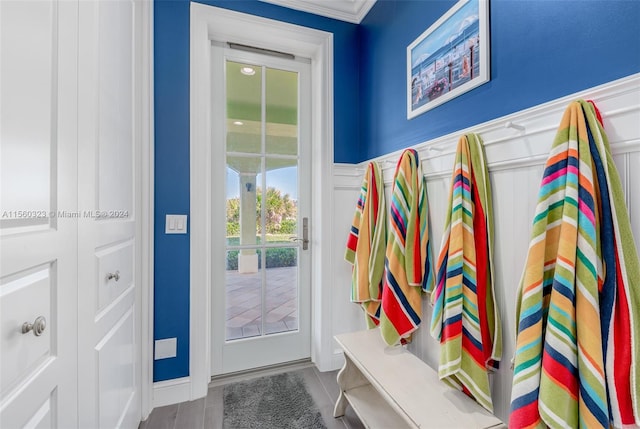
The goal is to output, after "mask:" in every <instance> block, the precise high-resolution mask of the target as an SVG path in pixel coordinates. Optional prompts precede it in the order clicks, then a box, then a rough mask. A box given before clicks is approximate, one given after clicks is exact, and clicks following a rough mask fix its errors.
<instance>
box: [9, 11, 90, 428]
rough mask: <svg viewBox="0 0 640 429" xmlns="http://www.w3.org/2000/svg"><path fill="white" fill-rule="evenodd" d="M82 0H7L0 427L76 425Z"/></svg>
mask: <svg viewBox="0 0 640 429" xmlns="http://www.w3.org/2000/svg"><path fill="white" fill-rule="evenodd" d="M77 8H78V4H77V2H72V1H62V0H61V1H55V0H41V1H29V2H25V1H6V0H3V1H0V164H1V166H0V427H2V428H22V427H29V428H36V427H37V428H40V427H51V428H55V427H58V428H74V427H77V424H78V422H77V417H78V413H77V378H76V366H77V354H76V351H77V349H76V338H77V336H76V332H77V323H76V322H77V298H76V297H77V278H76V273H77V255H76V241H77V228H76V221H75V219H74V218H73V215H74V214H75V213H76V211H77V193H76V190H77V176H76V173H77V155H76V150H77V127H76V123H77V122H76V120H77V90H76V80H77V63H76V54H77V47H78V44H77V43H78V34H77V29H78V27H77V20H78V16H77Z"/></svg>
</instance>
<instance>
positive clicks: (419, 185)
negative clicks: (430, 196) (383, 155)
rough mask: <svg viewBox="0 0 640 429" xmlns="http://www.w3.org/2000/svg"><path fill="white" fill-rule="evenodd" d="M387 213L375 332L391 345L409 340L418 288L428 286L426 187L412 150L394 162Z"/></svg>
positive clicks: (418, 306) (418, 305)
mask: <svg viewBox="0 0 640 429" xmlns="http://www.w3.org/2000/svg"><path fill="white" fill-rule="evenodd" d="M389 213H390V218H391V219H390V228H389V237H388V241H387V252H386V257H385V275H384V280H383V289H382V311H381V313H380V331H381V333H382V338H383V339H384V340H385V342H386V343H387V344H389V345H395V344H398V342H400V341H402V342H408V341H410V340H411V333H412V332H413V331H415V330H416V329H418V325H419V324H420V318H421V317H422V292H423V291H427V290H431V289H432V288H433V265H432V256H431V245H430V243H429V219H428V203H427V185H426V181H425V178H424V175H423V174H422V167H421V165H420V161H419V159H418V152H416V151H415V149H407V150H405V151H404V152H403V153H402V156H401V157H400V160H399V161H398V165H397V166H396V172H395V175H394V183H393V191H392V196H391V207H390V210H389Z"/></svg>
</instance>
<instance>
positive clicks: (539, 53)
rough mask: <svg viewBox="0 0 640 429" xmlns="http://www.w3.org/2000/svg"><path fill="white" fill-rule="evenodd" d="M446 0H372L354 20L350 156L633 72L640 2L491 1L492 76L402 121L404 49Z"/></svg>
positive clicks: (638, 66)
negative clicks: (356, 90)
mask: <svg viewBox="0 0 640 429" xmlns="http://www.w3.org/2000/svg"><path fill="white" fill-rule="evenodd" d="M455 3H456V0H448V1H403V0H397V1H396V0H393V1H391V0H378V2H377V3H376V5H375V6H374V7H373V8H372V10H371V11H370V12H369V14H368V15H367V17H366V18H365V19H364V20H363V22H362V23H361V25H360V26H359V29H358V30H359V32H360V70H361V73H360V97H361V99H360V107H359V109H360V112H361V118H360V123H361V131H360V136H361V138H362V148H363V151H362V152H361V153H360V156H359V161H363V160H366V159H369V158H373V157H376V156H380V155H384V154H387V153H389V152H393V151H396V150H398V149H401V148H405V147H408V146H412V145H415V144H418V143H421V142H424V141H427V140H430V139H433V138H436V137H439V136H442V135H445V134H449V133H452V132H455V131H456V130H459V129H463V128H467V127H470V126H473V125H475V124H480V123H483V122H486V121H488V120H491V119H494V118H497V117H501V116H504V115H506V114H509V113H513V112H516V111H519V110H522V109H525V108H528V107H532V106H535V105H538V104H540V103H544V102H547V101H550V100H553V99H556V98H559V97H562V96H565V95H568V94H571V93H574V92H577V91H580V90H583V89H586V88H590V87H593V86H596V85H599V84H602V83H605V82H609V81H611V80H615V79H618V78H621V77H624V76H628V75H630V74H633V73H637V72H640V49H639V48H638V43H637V40H638V33H637V28H638V25H639V23H640V1H631V0H627V1H610V0H581V1H559V0H551V1H547V0H533V1H530V0H529V1H524V0H492V1H491V4H490V27H491V30H490V32H491V81H490V82H488V83H486V84H485V85H483V86H481V87H478V88H475V89H474V90H473V91H471V92H468V93H466V94H463V95H461V96H460V97H458V98H456V99H454V100H451V101H449V102H448V103H445V104H443V105H441V106H439V107H437V108H435V109H433V110H431V111H428V112H425V113H424V114H422V115H420V116H418V117H416V118H414V119H411V120H407V116H406V115H407V108H406V47H407V46H408V45H409V44H410V43H411V42H412V41H413V40H415V38H416V37H418V36H419V35H420V34H422V32H424V31H425V30H426V29H427V28H429V26H430V25H431V24H433V23H434V22H435V21H436V20H437V19H438V18H439V17H440V16H441V15H442V14H444V13H445V12H446V11H447V10H449V9H450V8H451V7H452V6H453V5H454V4H455ZM338 161H340V159H338Z"/></svg>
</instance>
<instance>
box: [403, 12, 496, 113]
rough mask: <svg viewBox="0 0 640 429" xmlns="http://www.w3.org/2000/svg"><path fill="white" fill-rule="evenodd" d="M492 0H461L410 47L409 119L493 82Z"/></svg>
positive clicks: (408, 49) (408, 61) (408, 71)
mask: <svg viewBox="0 0 640 429" xmlns="http://www.w3.org/2000/svg"><path fill="white" fill-rule="evenodd" d="M490 58H491V57H490V41H489V0H460V1H459V2H457V3H456V4H455V5H454V6H453V7H452V8H451V9H449V10H448V11H447V13H445V14H444V15H442V16H441V17H440V18H439V19H438V20H437V21H436V22H435V23H434V24H433V25H431V26H430V27H429V28H428V29H427V30H426V31H425V32H424V33H422V34H421V35H420V36H418V38H416V39H415V40H414V41H413V42H412V43H411V44H410V45H409V46H407V119H412V118H415V117H416V116H418V115H420V114H422V113H424V112H426V111H428V110H431V109H433V108H434V107H437V106H439V105H441V104H443V103H446V102H447V101H449V100H451V99H453V98H455V97H457V96H459V95H461V94H464V93H465V92H468V91H471V90H472V89H474V88H476V87H478V86H480V85H482V84H484V83H486V82H488V81H489V80H490V79H491V76H490V70H491V67H490Z"/></svg>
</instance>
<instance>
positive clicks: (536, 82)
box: [154, 0, 640, 381]
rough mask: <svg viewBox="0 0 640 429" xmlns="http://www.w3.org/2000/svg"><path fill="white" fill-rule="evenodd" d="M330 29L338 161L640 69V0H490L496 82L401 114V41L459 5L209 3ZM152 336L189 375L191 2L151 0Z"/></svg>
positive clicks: (169, 364)
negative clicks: (346, 19) (341, 7)
mask: <svg viewBox="0 0 640 429" xmlns="http://www.w3.org/2000/svg"><path fill="white" fill-rule="evenodd" d="M202 2H203V3H206V4H211V5H214V6H218V7H223V8H227V9H233V10H237V11H240V12H245V13H250V14H254V15H259V16H264V17H268V18H272V19H277V20H281V21H285V22H290V23H294V24H298V25H303V26H307V27H311V28H316V29H320V30H324V31H329V32H332V33H334V63H335V70H334V74H335V88H334V97H335V100H334V101H335V136H334V139H335V142H334V159H335V161H336V162H344V163H354V162H359V161H363V160H365V159H368V158H371V157H375V156H380V155H383V154H386V153H389V152H393V151H395V150H398V149H401V148H404V147H407V146H411V145H415V144H418V143H421V142H423V141H426V140H429V139H432V138H435V137H438V136H441V135H444V134H448V133H451V132H454V131H456V130H459V129H462V128H466V127H469V126H472V125H474V124H478V123H482V122H485V121H488V120H491V119H493V118H496V117H500V116H503V115H506V114H508V113H512V112H515V111H518V110H522V109H525V108H527V107H531V106H534V105H537V104H540V103H543V102H546V101H549V100H553V99H555V98H558V97H561V96H564V95H567V94H570V93H573V92H576V91H579V90H582V89H585V88H589V87H592V86H595V85H599V84H602V83H605V82H608V81H611V80H614V79H617V78H620V77H624V76H627V75H630V74H633V73H637V72H640V50H639V49H638V47H637V43H636V42H635V41H636V40H637V34H636V32H635V27H637V25H638V23H639V22H640V1H606V0H604V1H603V0H592V1H586V0H583V1H557V0H552V1H545V0H534V1H524V0H493V1H492V3H491V76H492V80H491V81H490V82H489V83H487V84H485V85H483V86H482V87H479V88H476V89H474V90H473V91H471V92H469V93H467V94H464V95H462V96H460V97H458V98H456V99H454V100H451V101H450V102H448V103H446V104H444V105H442V106H439V107H437V108H436V109H434V110H431V111H429V112H426V113H424V114H422V115H420V116H418V117H416V118H414V119H412V120H410V121H409V120H407V119H406V101H405V93H406V89H405V81H406V70H405V64H406V57H405V55H406V46H407V45H408V44H409V43H411V42H412V41H413V40H414V39H415V38H416V37H417V36H418V35H420V34H421V33H422V32H423V31H424V30H425V29H426V28H428V27H429V26H430V25H431V24H432V23H433V22H435V21H436V20H437V19H438V18H439V17H440V16H441V15H442V14H443V13H445V12H446V11H447V10H448V9H449V8H450V7H451V6H452V5H453V4H455V1H454V0H448V1H408V0H378V2H377V3H376V5H375V6H374V7H373V9H372V10H371V12H370V13H369V15H368V16H367V17H366V18H365V20H364V21H363V22H362V24H361V25H359V26H356V25H352V24H348V23H343V22H338V21H335V20H331V19H326V18H322V17H317V16H313V15H310V14H306V13H303V12H298V11H293V10H288V9H284V8H280V7H277V6H274V5H270V4H267V3H261V2H258V1H255V0H252V1H243V0H227V1H223V0H218V1H214V0H211V1H202ZM154 19H155V23H154V25H155V51H154V55H155V138H156V142H155V187H156V188H155V225H156V231H155V302H154V305H155V307H154V308H155V326H154V337H155V339H162V338H170V337H177V339H178V355H177V357H176V358H173V359H164V360H159V361H155V364H154V380H155V381H160V380H167V379H172V378H178V377H184V376H187V375H189V235H188V234H187V235H165V234H164V217H165V215H166V214H188V213H189V2H188V1H186V0H167V1H165V0H156V1H155V16H154Z"/></svg>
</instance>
